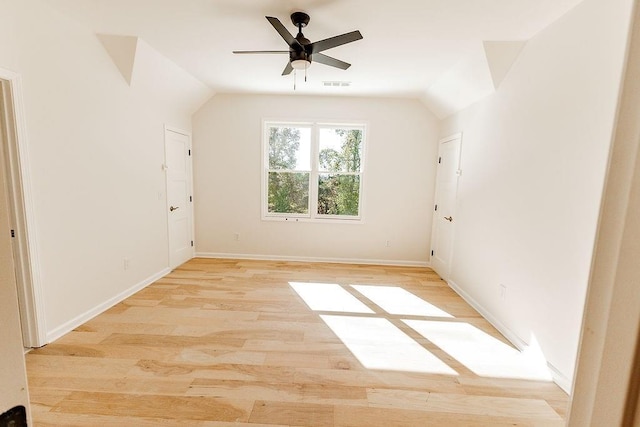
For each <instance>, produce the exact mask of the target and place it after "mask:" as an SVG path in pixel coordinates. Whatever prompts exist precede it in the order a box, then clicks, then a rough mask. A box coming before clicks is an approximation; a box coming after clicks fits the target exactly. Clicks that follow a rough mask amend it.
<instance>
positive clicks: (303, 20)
mask: <svg viewBox="0 0 640 427" xmlns="http://www.w3.org/2000/svg"><path fill="white" fill-rule="evenodd" d="M265 18H267V21H269V23H271V25H273V28H275V29H276V31H277V32H278V34H280V36H281V37H282V38H283V39H284V41H285V42H287V44H288V45H289V50H235V51H233V53H236V54H285V53H288V54H289V62H287V66H286V67H285V68H284V71H283V72H282V75H283V76H286V75H288V74H291V72H292V71H293V70H294V69H295V70H306V69H307V68H309V65H311V62H312V61H313V62H319V63H321V64H325V65H329V66H331V67H336V68H340V69H342V70H346V69H347V68H349V67H350V66H351V64H348V63H346V62H344V61H341V60H339V59H336V58H332V57H331V56H327V55H325V54H323V53H320V52H323V51H325V50H327V49H331V48H334V47H337V46H341V45H343V44H347V43H351V42H354V41H357V40H360V39H362V34H360V31H352V32H350V33H346V34H342V35H339V36H335V37H330V38H328V39H324V40H320V41H317V42H313V43H312V42H311V41H310V40H309V39H307V38H305V36H304V35H303V34H302V29H303V28H304V27H306V26H307V24H308V23H309V19H310V18H309V15H307V14H306V13H304V12H294V13H292V14H291V22H293V25H295V26H296V27H298V35H297V36H295V37H293V35H292V34H291V33H290V32H289V31H288V30H287V29H286V28H285V26H284V25H282V22H280V20H279V19H278V18H274V17H273V16H265Z"/></svg>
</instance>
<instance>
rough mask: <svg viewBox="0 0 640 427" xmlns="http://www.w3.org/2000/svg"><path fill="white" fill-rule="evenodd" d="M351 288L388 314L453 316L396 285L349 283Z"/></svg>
mask: <svg viewBox="0 0 640 427" xmlns="http://www.w3.org/2000/svg"><path fill="white" fill-rule="evenodd" d="M351 287H352V288H353V289H355V290H356V291H358V292H360V293H361V294H362V295H364V296H365V297H367V298H368V299H370V300H371V301H373V302H374V303H376V304H377V305H379V306H380V307H381V308H382V309H383V310H385V311H386V312H387V313H389V314H397V315H401V316H425V317H453V316H451V315H450V314H449V313H447V312H446V311H444V310H441V309H439V308H438V307H436V306H435V305H433V304H430V303H428V302H426V301H425V300H423V299H422V298H419V297H417V296H415V295H414V294H412V293H411V292H409V291H406V290H405V289H402V288H400V287H397V286H372V285H351Z"/></svg>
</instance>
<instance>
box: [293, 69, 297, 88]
mask: <svg viewBox="0 0 640 427" xmlns="http://www.w3.org/2000/svg"><path fill="white" fill-rule="evenodd" d="M297 75H298V73H297V72H296V70H295V69H294V70H293V90H296V76H297Z"/></svg>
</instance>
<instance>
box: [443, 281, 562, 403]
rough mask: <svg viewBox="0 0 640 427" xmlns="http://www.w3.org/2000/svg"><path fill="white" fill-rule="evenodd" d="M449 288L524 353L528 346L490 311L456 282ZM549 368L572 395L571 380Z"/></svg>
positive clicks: (450, 282)
mask: <svg viewBox="0 0 640 427" xmlns="http://www.w3.org/2000/svg"><path fill="white" fill-rule="evenodd" d="M448 284H449V286H450V287H451V289H453V290H454V291H455V292H456V293H457V294H458V295H460V296H461V297H462V299H463V300H465V301H466V302H467V303H468V304H469V305H470V306H471V307H473V308H474V309H475V310H476V311H477V312H478V313H480V314H481V315H482V317H484V318H485V319H487V321H488V322H489V323H491V324H492V325H493V327H494V328H496V329H497V330H498V332H500V333H501V334H502V335H504V337H505V338H506V339H507V340H509V342H511V344H513V345H514V346H515V347H516V348H517V349H518V350H520V351H524V350H525V349H526V348H527V347H528V344H527V343H526V342H525V341H524V340H523V339H522V338H520V337H519V336H518V335H517V334H516V333H515V332H513V331H512V330H511V329H509V328H508V327H507V326H506V325H505V324H504V323H502V322H501V321H499V320H498V319H496V318H495V317H494V316H493V315H492V314H491V313H490V312H489V311H488V310H486V309H485V308H484V307H483V306H482V305H480V304H479V303H478V302H477V301H476V300H475V299H473V297H471V295H469V294H468V293H467V292H465V291H464V290H463V289H462V288H461V287H460V286H458V285H457V284H456V283H455V282H453V281H451V280H449V281H448ZM547 367H548V368H549V372H550V373H551V378H552V379H553V382H554V383H556V384H557V385H558V387H560V388H561V389H562V390H563V391H564V392H565V393H567V394H570V393H571V380H570V379H569V378H567V376H566V375H564V374H563V373H562V372H560V371H559V370H558V369H556V367H555V366H553V365H552V364H550V363H549V362H547Z"/></svg>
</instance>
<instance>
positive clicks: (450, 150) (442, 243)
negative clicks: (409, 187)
mask: <svg viewBox="0 0 640 427" xmlns="http://www.w3.org/2000/svg"><path fill="white" fill-rule="evenodd" d="M461 142H462V134H457V135H453V136H450V137H448V138H444V139H442V140H440V148H439V151H438V165H437V167H438V175H437V178H436V200H435V206H434V213H433V233H432V240H431V242H432V243H431V266H432V268H433V269H434V270H435V271H436V273H438V274H439V275H440V277H442V278H443V279H445V280H448V279H449V271H450V268H451V257H452V254H453V231H454V228H455V221H456V217H455V206H456V194H457V191H458V177H459V176H460V174H461V171H460V144H461Z"/></svg>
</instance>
